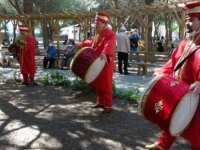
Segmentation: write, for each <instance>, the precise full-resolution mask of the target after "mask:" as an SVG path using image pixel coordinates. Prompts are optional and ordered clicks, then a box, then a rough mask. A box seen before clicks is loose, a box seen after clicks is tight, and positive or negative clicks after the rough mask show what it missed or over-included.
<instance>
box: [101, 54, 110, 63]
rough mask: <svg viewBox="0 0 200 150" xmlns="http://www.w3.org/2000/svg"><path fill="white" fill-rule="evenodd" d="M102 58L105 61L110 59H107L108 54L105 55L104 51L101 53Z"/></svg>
mask: <svg viewBox="0 0 200 150" xmlns="http://www.w3.org/2000/svg"><path fill="white" fill-rule="evenodd" d="M100 59H101V60H104V61H105V62H107V61H108V60H107V57H106V55H105V54H104V53H102V54H101V55H100Z"/></svg>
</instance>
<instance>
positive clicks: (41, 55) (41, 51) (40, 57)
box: [35, 49, 69, 68]
mask: <svg viewBox="0 0 200 150" xmlns="http://www.w3.org/2000/svg"><path fill="white" fill-rule="evenodd" d="M63 55H64V50H62V49H58V50H57V58H56V60H55V64H54V68H60V63H61V60H62V56H63ZM44 56H45V50H44V49H36V51H35V59H36V64H37V65H39V66H40V65H43V59H44ZM67 64H68V65H69V63H67Z"/></svg>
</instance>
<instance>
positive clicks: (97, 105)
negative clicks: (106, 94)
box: [91, 104, 105, 108]
mask: <svg viewBox="0 0 200 150" xmlns="http://www.w3.org/2000/svg"><path fill="white" fill-rule="evenodd" d="M91 108H105V106H104V105H100V104H96V105H94V106H92V107H91Z"/></svg>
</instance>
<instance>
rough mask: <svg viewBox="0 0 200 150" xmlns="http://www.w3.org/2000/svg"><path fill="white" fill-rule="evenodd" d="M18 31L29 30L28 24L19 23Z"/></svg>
mask: <svg viewBox="0 0 200 150" xmlns="http://www.w3.org/2000/svg"><path fill="white" fill-rule="evenodd" d="M19 31H20V32H28V31H29V28H28V25H26V24H22V25H19Z"/></svg>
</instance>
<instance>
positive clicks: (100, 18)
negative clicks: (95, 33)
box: [95, 11, 110, 23]
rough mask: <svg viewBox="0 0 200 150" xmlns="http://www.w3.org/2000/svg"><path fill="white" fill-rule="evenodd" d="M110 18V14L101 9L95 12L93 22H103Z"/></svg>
mask: <svg viewBox="0 0 200 150" xmlns="http://www.w3.org/2000/svg"><path fill="white" fill-rule="evenodd" d="M109 19H110V15H109V14H108V13H107V12H105V11H102V12H98V13H97V14H96V17H95V22H98V21H100V22H103V23H107V22H108V20H109Z"/></svg>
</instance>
